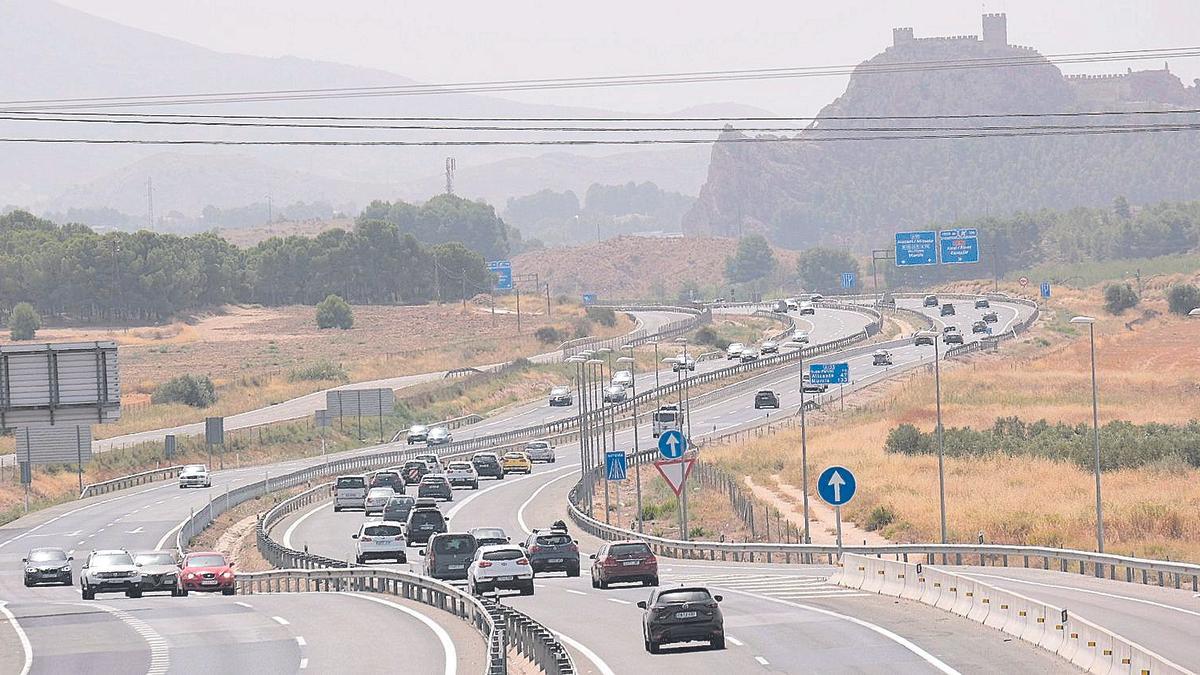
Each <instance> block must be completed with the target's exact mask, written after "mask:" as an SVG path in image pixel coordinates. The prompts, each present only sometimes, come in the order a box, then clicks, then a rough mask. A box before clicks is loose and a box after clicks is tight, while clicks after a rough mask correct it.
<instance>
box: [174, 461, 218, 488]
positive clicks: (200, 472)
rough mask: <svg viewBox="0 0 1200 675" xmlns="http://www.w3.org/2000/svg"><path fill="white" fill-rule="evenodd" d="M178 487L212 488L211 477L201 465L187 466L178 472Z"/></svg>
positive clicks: (206, 468)
mask: <svg viewBox="0 0 1200 675" xmlns="http://www.w3.org/2000/svg"><path fill="white" fill-rule="evenodd" d="M179 487H181V488H186V487H212V477H211V476H209V475H208V467H207V466H204V465H203V464H188V465H187V466H185V467H183V468H182V469H180V470H179Z"/></svg>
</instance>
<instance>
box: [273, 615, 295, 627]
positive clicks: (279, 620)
mask: <svg viewBox="0 0 1200 675" xmlns="http://www.w3.org/2000/svg"><path fill="white" fill-rule="evenodd" d="M271 620H272V621H274V622H275V623H277V624H279V625H280V626H286V625H288V624H289V623H291V622H290V621H288V620H287V619H285V618H283V617H282V616H273V617H271Z"/></svg>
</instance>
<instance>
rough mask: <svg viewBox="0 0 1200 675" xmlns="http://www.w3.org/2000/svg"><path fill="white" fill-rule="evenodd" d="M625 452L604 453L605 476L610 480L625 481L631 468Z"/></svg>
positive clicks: (612, 451)
mask: <svg viewBox="0 0 1200 675" xmlns="http://www.w3.org/2000/svg"><path fill="white" fill-rule="evenodd" d="M627 461H628V460H627V459H626V458H625V451H624V450H611V451H609V452H606V453H604V475H605V477H607V478H608V480H625V475H626V473H627V470H628V468H629V465H628V464H627Z"/></svg>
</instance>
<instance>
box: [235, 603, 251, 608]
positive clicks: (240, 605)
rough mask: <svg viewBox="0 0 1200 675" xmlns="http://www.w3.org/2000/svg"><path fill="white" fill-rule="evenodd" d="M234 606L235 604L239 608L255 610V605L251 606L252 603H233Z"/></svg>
mask: <svg viewBox="0 0 1200 675" xmlns="http://www.w3.org/2000/svg"><path fill="white" fill-rule="evenodd" d="M233 604H235V605H237V606H239V607H245V608H246V609H254V606H253V605H251V604H250V603H248V602H235V603H233Z"/></svg>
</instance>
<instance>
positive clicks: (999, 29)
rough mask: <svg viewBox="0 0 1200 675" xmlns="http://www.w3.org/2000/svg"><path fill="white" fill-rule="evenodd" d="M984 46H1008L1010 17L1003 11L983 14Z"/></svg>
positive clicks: (991, 47) (994, 47) (987, 47)
mask: <svg viewBox="0 0 1200 675" xmlns="http://www.w3.org/2000/svg"><path fill="white" fill-rule="evenodd" d="M983 46H984V48H986V49H1000V48H1002V47H1007V46H1008V18H1007V17H1006V16H1005V14H1004V13H1003V12H1001V13H999V14H984V15H983Z"/></svg>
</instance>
